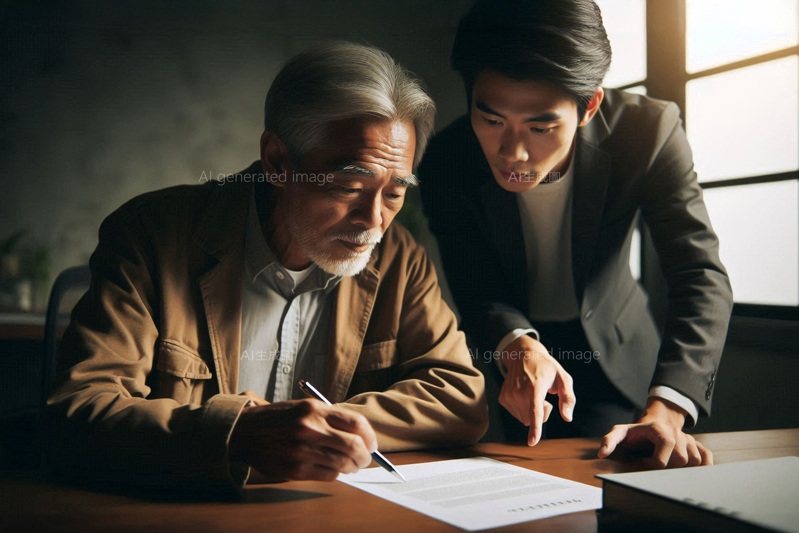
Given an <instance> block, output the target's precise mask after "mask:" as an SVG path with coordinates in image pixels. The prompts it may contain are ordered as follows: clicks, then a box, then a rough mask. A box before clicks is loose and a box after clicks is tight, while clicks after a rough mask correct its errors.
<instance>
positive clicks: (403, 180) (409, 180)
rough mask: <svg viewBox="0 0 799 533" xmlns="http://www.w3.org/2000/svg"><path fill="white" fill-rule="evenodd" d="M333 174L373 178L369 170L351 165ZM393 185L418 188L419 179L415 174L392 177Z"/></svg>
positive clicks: (340, 168)
mask: <svg viewBox="0 0 799 533" xmlns="http://www.w3.org/2000/svg"><path fill="white" fill-rule="evenodd" d="M333 172H335V173H339V174H342V173H343V174H356V175H360V176H374V175H375V173H374V172H372V171H371V170H369V169H368V168H363V167H360V166H358V165H353V164H352V163H347V164H345V165H342V166H340V167H338V168H336V169H334V170H333ZM392 179H393V181H394V183H396V184H397V185H402V186H404V187H418V186H419V178H417V177H416V175H415V174H410V175H408V176H402V177H400V176H394V177H393V178H392Z"/></svg>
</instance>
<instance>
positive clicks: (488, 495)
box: [338, 457, 602, 531]
mask: <svg viewBox="0 0 799 533" xmlns="http://www.w3.org/2000/svg"><path fill="white" fill-rule="evenodd" d="M397 468H398V469H399V470H401V471H402V474H403V475H404V476H405V477H406V478H407V479H408V481H406V482H404V483H403V482H402V481H400V480H398V479H397V478H395V477H394V476H392V475H391V474H389V473H388V472H386V471H385V470H384V469H382V468H367V469H364V470H361V471H359V472H357V473H355V474H347V475H340V476H339V477H338V479H339V481H342V482H344V483H346V484H347V485H351V486H353V487H356V488H358V489H361V490H364V491H366V492H369V493H371V494H374V495H375V496H379V497H381V498H384V499H386V500H388V501H390V502H394V503H396V504H398V505H402V506H403V507H407V508H408V509H411V510H413V511H416V512H419V513H423V514H426V515H427V516H430V517H432V518H435V519H437V520H441V521H442V522H446V523H448V524H452V525H453V526H456V527H459V528H462V529H467V530H469V531H476V530H479V529H487V528H492V527H500V526H506V525H508V524H516V523H519V522H526V521H528V520H537V519H539V518H547V517H550V516H555V515H560V514H566V513H574V512H577V511H590V510H593V509H599V508H600V507H602V490H601V489H598V488H596V487H591V486H589V485H585V484H583V483H577V482H575V481H570V480H568V479H563V478H559V477H555V476H550V475H547V474H542V473H540V472H535V471H533V470H527V469H525V468H521V467H518V466H513V465H509V464H507V463H502V462H499V461H495V460H493V459H488V458H485V457H477V458H472V459H453V460H450V461H438V462H434V463H419V464H414V465H402V466H399V467H397Z"/></svg>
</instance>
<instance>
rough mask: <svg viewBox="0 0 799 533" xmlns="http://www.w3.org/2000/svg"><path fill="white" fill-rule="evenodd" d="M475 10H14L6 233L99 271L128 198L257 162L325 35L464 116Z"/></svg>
mask: <svg viewBox="0 0 799 533" xmlns="http://www.w3.org/2000/svg"><path fill="white" fill-rule="evenodd" d="M468 3H469V2H468V1H467V0H436V1H435V2H429V1H423V0H404V1H402V2H397V1H391V0H371V1H357V0H339V1H331V0H303V1H296V0H269V1H262V2H255V1H251V2H241V1H239V2H235V1H234V2H228V1H226V2H219V1H204V2H202V1H200V2H195V1H192V2H188V1H177V2H172V1H170V2H163V1H152V0H150V1H136V2H133V1H115V2H86V1H84V2H27V1H17V2H3V3H2V4H0V17H1V18H2V22H1V23H0V34H1V35H2V37H0V46H1V47H2V59H0V61H2V63H0V67H1V71H2V75H0V96H1V97H2V98H0V119H2V126H0V180H2V183H0V185H2V194H1V195H0V202H1V204H0V205H1V207H0V239H2V238H3V237H5V236H7V235H9V234H11V233H12V232H14V231H16V230H18V229H27V230H28V232H29V235H28V237H27V239H28V240H29V241H30V240H33V241H35V242H37V243H39V244H42V245H44V246H46V247H48V248H49V249H50V251H51V256H52V266H51V278H52V277H53V276H54V275H55V274H56V273H58V272H59V271H61V270H63V268H65V267H67V266H71V265H74V264H79V263H85V262H87V260H88V257H89V254H90V253H91V251H92V250H93V248H94V246H95V244H96V240H97V228H98V226H99V224H100V222H101V220H102V219H103V218H104V217H105V216H106V215H108V214H109V213H110V212H111V211H112V210H114V209H115V208H116V207H118V206H119V205H121V204H122V203H123V202H124V201H126V200H127V199H129V198H131V197H133V196H135V195H137V194H139V193H142V192H145V191H148V190H153V189H158V188H162V187H167V186H170V185H176V184H182V183H197V182H198V180H199V179H200V177H201V176H202V175H203V172H206V173H209V174H214V175H216V174H218V173H229V172H234V171H236V170H240V169H242V168H244V167H245V166H246V165H248V164H249V163H250V162H252V161H253V160H254V159H257V158H258V141H259V136H260V133H261V129H262V123H263V100H264V96H265V95H266V91H267V89H268V87H269V84H270V83H271V80H272V79H273V77H274V76H275V74H276V73H277V70H278V69H279V67H280V66H281V64H282V63H283V62H284V61H285V60H286V59H287V58H288V57H290V56H292V55H293V54H295V53H297V52H299V51H301V50H303V49H305V48H307V47H310V46H313V45H314V44H315V43H317V42H319V41H322V40H328V39H348V40H355V41H359V42H368V43H370V44H373V45H376V46H379V47H381V48H384V49H385V50H387V51H388V52H389V53H390V54H392V55H393V56H394V57H395V58H396V59H397V60H398V61H400V62H401V63H402V64H404V65H405V66H406V67H408V68H409V69H411V70H412V71H414V72H415V73H416V74H417V75H418V76H420V77H421V78H422V79H423V80H424V82H425V83H426V85H427V86H428V88H429V90H430V92H431V94H432V96H433V97H434V99H435V100H436V102H437V103H438V106H439V115H438V120H439V125H442V124H445V123H447V122H449V121H450V120H451V119H452V118H454V117H455V116H456V115H457V114H459V113H461V112H462V110H463V109H464V107H465V103H464V98H463V90H462V87H461V84H460V82H459V81H458V79H457V77H456V75H455V74H454V73H453V72H451V71H450V69H449V68H448V66H447V65H448V61H447V60H448V55H449V48H450V46H451V43H452V39H453V36H454V30H455V26H456V22H457V20H458V18H459V17H460V16H461V14H462V13H463V12H464V11H465V10H466V8H467V5H468Z"/></svg>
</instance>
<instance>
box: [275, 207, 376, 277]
mask: <svg viewBox="0 0 799 533" xmlns="http://www.w3.org/2000/svg"><path fill="white" fill-rule="evenodd" d="M290 212H291V213H296V212H297V211H296V210H294V209H292V210H290ZM286 225H287V227H288V230H289V234H290V235H291V237H292V238H293V239H294V240H295V241H296V242H297V244H298V245H299V247H300V249H302V251H303V253H304V254H305V255H307V256H308V257H309V258H310V259H311V261H313V262H314V263H316V264H317V265H318V266H319V268H321V269H322V270H324V271H325V272H327V273H328V274H332V275H334V276H354V275H356V274H358V273H359V272H361V271H362V270H363V269H364V268H366V265H367V264H368V263H369V258H371V257H372V251H374V249H375V246H376V245H377V244H378V243H379V242H380V240H381V239H382V238H383V234H382V232H380V231H379V230H368V231H360V232H349V233H340V234H334V235H320V234H318V232H317V231H316V229H315V228H314V227H312V226H311V225H310V224H307V223H305V222H304V221H301V220H298V217H296V216H294V215H293V214H291V215H288V216H287V217H286ZM339 239H343V240H345V241H349V242H352V243H356V244H367V243H368V244H370V246H369V248H368V249H367V250H365V251H363V252H360V253H358V252H350V253H349V257H345V258H343V259H342V257H341V254H340V253H339V254H336V253H333V252H331V250H330V248H331V247H337V248H341V246H340V245H339V244H338V243H337V242H336V241H337V240H339Z"/></svg>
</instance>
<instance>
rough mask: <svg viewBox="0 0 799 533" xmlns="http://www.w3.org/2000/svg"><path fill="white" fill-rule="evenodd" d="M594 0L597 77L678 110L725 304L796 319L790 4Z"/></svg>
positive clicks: (798, 83)
mask: <svg viewBox="0 0 799 533" xmlns="http://www.w3.org/2000/svg"><path fill="white" fill-rule="evenodd" d="M597 3H598V4H599V6H600V9H602V12H603V19H604V20H605V27H606V29H607V31H608V37H609V38H610V41H611V46H612V48H613V52H614V59H613V63H612V65H611V69H610V72H609V73H608V76H607V77H606V79H605V85H606V86H607V87H617V88H621V89H625V90H628V91H633V92H639V93H644V94H649V95H650V96H652V97H654V98H661V99H665V100H671V101H674V102H676V103H677V104H678V105H679V106H680V109H681V110H682V111H683V118H684V123H685V127H686V131H687V134H688V138H689V141H690V143H691V147H692V149H693V152H694V162H695V165H696V170H697V174H698V176H699V182H700V185H701V186H702V187H703V189H704V195H705V203H706V205H707V208H708V211H709V213H710V217H711V221H712V223H713V227H714V229H715V230H716V232H717V233H718V235H719V240H720V243H721V245H720V254H721V259H722V261H723V263H724V264H725V266H726V267H727V270H728V272H729V274H730V280H731V283H732V286H733V293H734V296H735V302H736V305H735V311H734V312H735V313H736V314H750V313H755V314H758V315H760V314H763V313H764V312H765V313H766V314H771V315H775V316H783V317H790V318H796V317H797V316H799V315H797V310H799V244H797V243H799V229H797V228H798V227H799V3H798V2H796V0H668V1H662V0H641V1H635V0H624V1H618V0H600V1H598V2H597ZM642 65H643V67H644V68H643V71H644V72H643V74H642V68H641V67H642ZM646 241H647V239H646V237H644V239H643V242H642V243H641V245H640V249H641V250H642V253H643V254H644V257H643V260H642V261H641V263H640V264H642V265H643V272H642V278H643V279H642V281H643V282H644V284H645V285H647V286H648V288H650V285H648V283H647V279H648V278H652V279H655V278H657V277H658V273H657V272H650V271H649V269H650V265H651V264H652V263H651V261H647V260H646V259H647V253H649V254H651V253H652V247H651V243H648V242H646ZM635 248H638V246H636V247H635ZM635 253H636V252H634V254H635ZM636 259H637V258H636V257H634V256H633V257H631V265H634V264H635V263H636Z"/></svg>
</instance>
